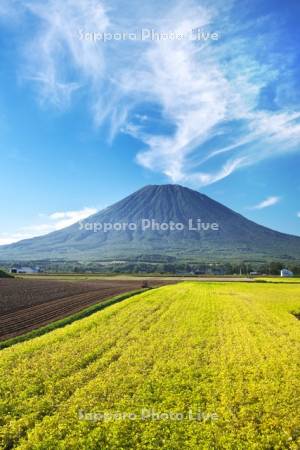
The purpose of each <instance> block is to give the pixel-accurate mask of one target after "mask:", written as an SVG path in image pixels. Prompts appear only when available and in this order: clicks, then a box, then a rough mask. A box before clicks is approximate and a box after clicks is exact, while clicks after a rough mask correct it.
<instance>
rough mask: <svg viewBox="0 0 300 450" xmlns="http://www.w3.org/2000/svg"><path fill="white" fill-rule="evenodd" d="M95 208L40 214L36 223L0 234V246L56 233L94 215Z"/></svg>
mask: <svg viewBox="0 0 300 450" xmlns="http://www.w3.org/2000/svg"><path fill="white" fill-rule="evenodd" d="M96 212H97V209H96V208H83V209H81V210H78V211H65V212H54V213H52V214H49V215H46V214H40V217H39V220H37V222H38V223H36V224H34V225H30V226H27V227H23V228H21V229H19V230H17V231H15V232H13V233H0V245H7V244H12V243H13V242H18V241H21V240H23V239H30V238H33V237H37V236H43V235H45V234H48V233H51V232H53V231H58V230H61V229H63V228H66V227H68V226H70V225H73V224H74V223H76V222H79V221H80V220H83V219H86V218H87V217H89V216H91V215H93V214H95V213H96Z"/></svg>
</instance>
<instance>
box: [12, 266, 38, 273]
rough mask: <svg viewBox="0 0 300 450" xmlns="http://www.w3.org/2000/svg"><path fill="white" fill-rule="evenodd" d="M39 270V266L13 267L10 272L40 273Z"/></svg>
mask: <svg viewBox="0 0 300 450" xmlns="http://www.w3.org/2000/svg"><path fill="white" fill-rule="evenodd" d="M39 271H40V269H39V268H38V267H35V268H32V267H13V268H12V269H10V273H39Z"/></svg>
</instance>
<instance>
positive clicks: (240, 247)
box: [0, 184, 300, 261]
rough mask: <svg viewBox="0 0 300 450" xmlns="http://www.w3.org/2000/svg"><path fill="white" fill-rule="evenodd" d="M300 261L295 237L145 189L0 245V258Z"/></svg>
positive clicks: (200, 199) (194, 200)
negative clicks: (52, 229) (66, 224)
mask: <svg viewBox="0 0 300 450" xmlns="http://www.w3.org/2000/svg"><path fill="white" fill-rule="evenodd" d="M141 255H143V257H147V255H148V256H149V257H150V256H151V255H164V256H165V255H169V256H174V257H176V258H178V259H182V260H183V259H184V260H188V259H193V260H198V261H226V260H228V261H229V260H233V259H234V260H245V259H247V260H253V261H255V260H256V261H267V260H271V259H281V260H295V261H296V260H297V261H299V260H300V237H296V236H291V235H288V234H283V233H279V232H277V231H273V230H271V229H269V228H266V227H263V226H261V225H257V224H256V223H254V222H252V221H250V220H248V219H246V218H245V217H243V216H241V215H240V214H238V213H236V212H234V211H232V210H231V209H229V208H227V207H226V206H224V205H222V204H220V203H218V202H216V201H214V200H212V199H211V198H209V197H207V196H206V195H203V194H200V193H199V192H196V191H194V190H192V189H189V188H186V187H183V186H179V185H171V184H167V185H150V186H145V187H144V188H142V189H140V190H138V191H137V192H135V193H133V194H131V195H129V196H128V197H126V198H124V199H123V200H121V201H119V202H117V203H115V204H114V205H112V206H110V207H108V208H106V209H104V210H102V211H100V212H98V213H96V214H94V215H93V216H90V217H89V218H87V219H85V220H84V221H82V222H79V223H77V224H74V225H72V226H69V227H67V228H65V229H63V230H59V231H55V232H53V233H50V234H48V235H45V236H40V237H36V238H33V239H27V240H24V241H20V242H18V243H15V244H11V245H6V246H1V247H0V260H22V259H23V260H25V259H26V260H28V259H30V260H37V259H57V258H62V259H77V260H89V259H90V260H104V259H111V258H114V259H127V258H131V259H132V258H135V257H139V256H141Z"/></svg>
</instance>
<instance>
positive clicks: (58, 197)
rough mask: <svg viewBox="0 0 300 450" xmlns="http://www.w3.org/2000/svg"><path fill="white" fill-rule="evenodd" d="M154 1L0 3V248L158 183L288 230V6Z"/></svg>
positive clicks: (294, 16) (292, 27)
mask: <svg viewBox="0 0 300 450" xmlns="http://www.w3.org/2000/svg"><path fill="white" fill-rule="evenodd" d="M161 3H162V2H158V1H156V0H154V1H152V0H151V1H150V0H149V1H145V2H140V1H136V0H131V1H130V2H125V1H124V0H110V1H104V0H65V1H64V2H61V1H59V0H43V1H42V0H26V1H18V0H15V1H14V0H0V85H1V90H0V154H1V155H0V156H1V159H0V164H1V165H0V188H1V192H2V196H1V197H2V208H1V211H2V213H1V214H2V215H1V222H0V244H5V243H10V242H13V241H17V240H20V239H23V238H27V237H31V236H35V235H39V234H42V233H46V232H49V231H53V230H56V229H59V228H62V227H63V226H66V225H68V224H71V223H73V222H74V221H76V220H78V219H80V218H82V217H85V216H87V215H89V214H91V213H93V212H95V211H96V210H98V209H101V208H103V207H105V206H107V205H109V204H111V203H113V202H115V201H117V200H119V199H121V198H123V197H124V196H126V195H128V194H130V193H131V192H133V191H135V190H137V189H138V188H140V187H142V186H144V185H146V184H160V183H178V184H183V185H185V186H189V187H191V188H194V189H197V190H199V191H201V192H203V193H205V194H207V195H209V196H211V197H213V198H214V199H216V200H218V201H220V202H222V203H224V204H225V205H227V206H229V207H231V208H233V209H234V210H236V211H238V212H240V213H241V214H243V215H245V216H246V217H248V218H250V219H252V220H254V221H256V222H258V223H260V224H263V225H266V226H269V227H271V228H274V229H276V230H280V231H283V232H288V233H292V234H296V235H300V202H299V197H300V177H299V172H300V170H299V168H300V76H299V75H300V73H299V72H300V47H299V44H298V43H299V42H300V27H299V20H300V4H299V2H298V1H297V0H287V1H286V2H281V1H276V0H272V1H264V0H260V1H256V0H254V1H253V0H251V1H248V2H247V1H245V0H243V1H233V0H228V1H227V0H223V1H222V0H219V1H215V2H209V1H202V0H199V1H197V0H191V1H185V0H181V1H169V0H166V1H164V2H163V5H162V4H161ZM212 3H213V6H212V5H211V4H212ZM142 29H144V30H148V29H153V31H154V32H156V33H166V34H169V35H170V33H171V32H173V33H177V35H182V36H183V38H182V39H177V38H176V39H174V38H170V37H169V39H143V40H142V39H141V37H140V31H141V30H142ZM193 29H197V30H201V31H202V32H204V33H207V34H206V36H209V38H207V40H203V39H198V40H197V39H192V38H191V36H193V37H195V35H191V31H192V30H193ZM92 33H100V34H101V33H106V36H107V37H109V36H110V35H115V36H116V33H123V34H124V35H126V37H125V38H124V39H123V40H118V38H116V37H114V38H112V39H110V40H107V41H106V42H103V40H94V41H92V40H91V39H92V38H91V36H92ZM130 33H135V34H136V36H137V38H136V39H129V38H128V35H129V34H130ZM212 33H217V36H218V39H216V40H213V39H211V34H212ZM82 35H84V37H82ZM99 36H100V35H98V37H99ZM202 37H203V35H202Z"/></svg>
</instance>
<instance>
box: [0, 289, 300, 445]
mask: <svg viewBox="0 0 300 450" xmlns="http://www.w3.org/2000/svg"><path fill="white" fill-rule="evenodd" d="M292 312H294V313H297V312H300V286H299V285H297V284H292V283H284V284H280V283H278V284H275V283H273V284H271V283H270V284H268V283H262V284H259V283H230V282H229V283H196V282H186V283H182V284H179V285H174V286H167V287H162V288H159V289H155V290H150V291H148V292H146V293H143V294H139V295H137V296H135V297H132V298H130V299H127V300H125V301H124V302H122V303H119V304H117V305H113V306H110V307H108V308H107V309H105V310H103V311H100V312H97V313H95V314H94V315H92V316H90V317H88V318H85V319H83V320H81V321H78V322H75V323H73V324H71V325H68V326H66V327H65V328H63V329H59V330H55V331H53V332H51V333H49V334H47V335H44V336H42V337H39V338H36V339H33V340H31V341H28V342H25V343H22V344H18V345H15V346H13V347H11V348H9V349H6V350H2V351H1V352H0V378H1V380H0V391H1V392H0V398H1V406H0V417H1V418H0V426H1V435H0V439H1V440H0V447H1V448H3V449H11V448H18V449H28V450H32V449H41V450H46V449H47V450H48V449H53V450H54V449H66V450H67V449H68V450H69V449H88V450H90V449H91V450H93V449H100V450H105V449H107V450H121V449H133V450H135V449H155V450H156V449H166V450H177V449H180V450H181V449H195V450H196V449H197V450H198V449H207V450H213V449H230V450H231V449H237V450H239V449H240V450H246V449H247V450H248V449H249V450H251V449H257V450H263V449H265V450H271V449H275V450H276V449H278V450H279V449H295V450H297V449H299V448H300V419H299V411H300V381H299V378H300V377H299V375H300V321H299V320H297V318H296V317H295V316H294V315H293V314H292Z"/></svg>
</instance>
